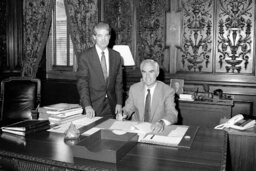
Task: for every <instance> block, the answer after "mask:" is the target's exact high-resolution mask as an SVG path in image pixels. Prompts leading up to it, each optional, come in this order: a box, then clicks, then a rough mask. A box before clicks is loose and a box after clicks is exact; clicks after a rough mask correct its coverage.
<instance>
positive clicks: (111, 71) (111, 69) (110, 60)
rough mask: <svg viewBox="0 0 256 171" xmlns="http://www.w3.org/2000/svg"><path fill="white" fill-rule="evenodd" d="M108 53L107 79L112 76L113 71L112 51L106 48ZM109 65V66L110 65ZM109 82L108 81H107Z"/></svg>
mask: <svg viewBox="0 0 256 171" xmlns="http://www.w3.org/2000/svg"><path fill="white" fill-rule="evenodd" d="M108 53H109V57H108V60H109V73H108V80H109V79H110V78H112V75H113V72H114V70H113V69H114V67H113V66H115V64H114V63H115V60H114V58H113V54H112V51H111V50H109V49H108ZM110 66H111V67H110ZM108 82H109V81H108Z"/></svg>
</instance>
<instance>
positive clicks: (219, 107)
mask: <svg viewBox="0 0 256 171" xmlns="http://www.w3.org/2000/svg"><path fill="white" fill-rule="evenodd" d="M177 105H178V106H177V108H178V111H179V114H180V117H181V118H180V119H181V124H183V125H198V126H201V127H209V128H214V127H215V126H216V125H218V124H219V122H220V119H221V118H224V117H226V118H230V117H231V113H232V106H233V104H232V103H217V102H207V101H178V104H177Z"/></svg>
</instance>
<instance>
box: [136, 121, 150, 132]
mask: <svg viewBox="0 0 256 171" xmlns="http://www.w3.org/2000/svg"><path fill="white" fill-rule="evenodd" d="M151 125H152V124H151V123H149V122H141V123H138V124H136V125H134V128H135V129H137V130H138V132H140V133H144V134H146V133H150V132H152V129H151Z"/></svg>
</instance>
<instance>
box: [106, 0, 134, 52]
mask: <svg viewBox="0 0 256 171" xmlns="http://www.w3.org/2000/svg"><path fill="white" fill-rule="evenodd" d="M104 3H105V6H104V14H106V15H104V20H105V21H107V22H108V23H109V24H110V25H111V27H112V29H113V31H114V35H113V34H112V35H111V36H114V37H113V39H114V41H115V42H112V43H113V44H120V45H130V47H131V43H132V17H133V13H132V11H133V9H132V4H131V3H132V1H130V0H105V1H104Z"/></svg>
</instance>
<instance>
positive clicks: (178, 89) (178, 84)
mask: <svg viewBox="0 0 256 171" xmlns="http://www.w3.org/2000/svg"><path fill="white" fill-rule="evenodd" d="M170 86H171V87H172V88H173V89H174V90H175V93H176V94H183V87H184V80H182V79H171V81H170Z"/></svg>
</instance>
